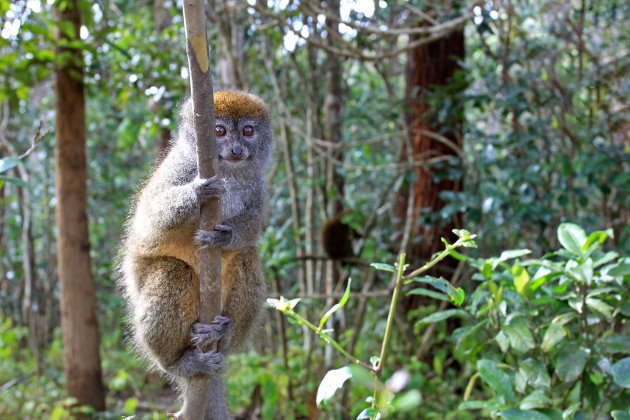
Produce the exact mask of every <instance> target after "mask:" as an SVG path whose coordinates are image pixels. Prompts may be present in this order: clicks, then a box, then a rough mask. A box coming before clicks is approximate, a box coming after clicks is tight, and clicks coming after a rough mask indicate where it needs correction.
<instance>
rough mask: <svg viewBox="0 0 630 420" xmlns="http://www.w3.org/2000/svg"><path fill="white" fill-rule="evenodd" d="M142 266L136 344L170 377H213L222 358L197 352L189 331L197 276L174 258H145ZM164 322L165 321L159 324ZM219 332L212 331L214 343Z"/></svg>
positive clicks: (195, 298)
mask: <svg viewBox="0 0 630 420" xmlns="http://www.w3.org/2000/svg"><path fill="white" fill-rule="evenodd" d="M143 264H144V270H143V275H142V278H139V279H138V283H139V284H138V287H139V296H138V298H139V302H137V303H136V313H135V323H134V324H135V325H136V326H137V327H136V338H137V340H138V342H139V343H140V344H141V346H142V347H144V348H145V349H146V350H147V351H148V352H149V353H150V354H151V355H153V356H154V358H155V359H156V360H157V362H158V365H159V366H160V368H162V369H163V370H164V371H166V372H167V373H169V374H171V375H173V376H176V377H180V378H187V377H191V376H198V375H213V374H214V373H215V372H216V371H217V370H218V369H220V368H221V366H222V361H223V355H221V354H220V353H218V352H215V351H207V352H204V353H202V352H199V351H198V350H197V349H196V348H195V346H194V342H193V335H192V332H191V326H192V324H193V323H194V322H195V321H196V319H195V318H196V314H197V308H198V301H199V292H198V290H199V280H198V278H197V276H196V275H195V273H194V272H193V270H192V269H191V268H190V267H189V266H188V265H187V264H186V263H184V262H183V261H181V260H178V259H176V258H167V257H164V258H157V259H153V260H150V259H146V260H145V261H143ZM165 285H168V286H165ZM164 319H168V320H169V322H167V323H165V322H160V320H164ZM221 332H222V331H219V332H217V331H212V334H213V337H214V339H215V340H216V339H217V338H220V337H222V336H223V334H221Z"/></svg>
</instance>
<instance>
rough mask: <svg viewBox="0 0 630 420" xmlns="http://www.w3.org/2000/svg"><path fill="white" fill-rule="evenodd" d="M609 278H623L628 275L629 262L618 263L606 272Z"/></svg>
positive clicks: (629, 272)
mask: <svg viewBox="0 0 630 420" xmlns="http://www.w3.org/2000/svg"><path fill="white" fill-rule="evenodd" d="M608 274H610V275H611V276H625V275H628V274H630V261H627V260H626V261H624V262H620V263H619V264H618V265H617V266H616V267H613V268H611V269H610V270H608Z"/></svg>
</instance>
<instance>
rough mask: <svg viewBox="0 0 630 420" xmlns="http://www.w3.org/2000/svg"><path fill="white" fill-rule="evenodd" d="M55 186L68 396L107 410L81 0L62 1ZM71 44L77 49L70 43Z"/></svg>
mask: <svg viewBox="0 0 630 420" xmlns="http://www.w3.org/2000/svg"><path fill="white" fill-rule="evenodd" d="M54 13H55V20H56V22H57V27H56V31H55V36H56V40H57V47H56V54H57V58H58V61H57V65H56V69H55V72H56V79H55V107H56V111H57V116H56V123H55V127H56V129H55V133H56V141H57V142H56V145H55V167H56V170H55V188H56V191H57V208H56V218H57V230H58V233H57V255H58V272H59V279H60V284H61V329H62V333H63V350H64V352H63V353H64V367H65V373H66V388H67V391H68V394H69V395H70V396H72V397H75V398H76V399H77V403H78V404H79V405H90V406H92V407H94V408H95V409H97V410H99V411H100V410H104V409H105V389H104V387H103V380H102V375H101V361H100V356H99V334H98V319H97V316H96V296H95V290H94V282H93V280H92V272H91V261H90V243H89V241H88V220H87V197H86V195H87V194H86V177H87V169H86V156H85V143H86V135H85V95H84V84H83V67H84V62H83V53H82V51H81V49H80V48H79V47H77V46H76V43H77V42H80V37H79V32H80V28H81V16H80V12H79V5H78V0H66V1H57V2H56V3H55V6H54ZM71 43H72V44H73V45H71Z"/></svg>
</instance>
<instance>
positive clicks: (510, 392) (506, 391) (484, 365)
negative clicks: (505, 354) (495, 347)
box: [477, 359, 515, 402]
mask: <svg viewBox="0 0 630 420" xmlns="http://www.w3.org/2000/svg"><path fill="white" fill-rule="evenodd" d="M477 370H478V371H479V375H480V376H481V379H483V380H484V382H486V383H487V384H488V385H490V386H491V387H492V388H494V390H495V391H497V392H498V393H499V394H501V395H503V397H504V398H505V399H506V401H509V402H511V401H514V398H515V394H514V388H513V387H512V378H511V377H510V375H508V374H507V373H505V372H504V371H503V370H501V368H499V366H498V365H497V364H496V362H494V361H492V360H489V359H481V360H479V361H478V362H477Z"/></svg>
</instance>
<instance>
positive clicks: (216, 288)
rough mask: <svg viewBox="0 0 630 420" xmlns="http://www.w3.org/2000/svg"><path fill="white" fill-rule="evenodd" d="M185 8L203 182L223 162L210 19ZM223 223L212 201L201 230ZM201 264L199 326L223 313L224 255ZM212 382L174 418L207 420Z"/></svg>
mask: <svg viewBox="0 0 630 420" xmlns="http://www.w3.org/2000/svg"><path fill="white" fill-rule="evenodd" d="M182 5H183V12H184V27H185V30H186V53H187V55H188V68H189V70H190V88H191V89H190V90H191V96H192V100H193V126H194V129H195V139H196V146H197V168H198V171H199V177H200V178H211V177H213V176H214V175H216V174H217V173H218V172H219V158H218V154H217V143H216V134H215V129H214V128H215V116H214V93H213V91H212V77H211V75H210V57H209V51H208V40H207V38H206V15H205V13H204V7H203V1H201V0H184V1H182ZM220 220H221V200H220V199H219V198H217V199H211V200H208V201H207V202H205V203H203V204H202V205H201V211H200V216H199V229H201V230H213V229H214V227H215V226H216V225H217V224H218V223H219V222H220ZM199 261H200V266H199V271H200V276H199V322H201V323H204V324H209V323H211V322H212V320H213V319H214V317H215V316H217V315H218V314H220V313H221V251H220V250H219V249H217V248H211V247H204V248H201V250H200V258H199ZM214 349H216V344H215V345H214ZM210 382H211V378H205V377H201V378H192V379H190V380H189V381H188V382H187V383H186V385H185V390H184V405H183V406H182V409H181V411H180V412H178V413H176V414H175V415H174V416H172V417H174V418H176V419H188V420H196V419H201V418H203V417H204V413H205V410H206V404H207V401H208V396H209V391H210Z"/></svg>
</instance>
